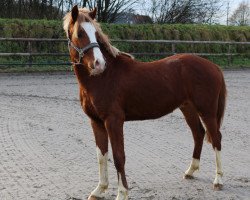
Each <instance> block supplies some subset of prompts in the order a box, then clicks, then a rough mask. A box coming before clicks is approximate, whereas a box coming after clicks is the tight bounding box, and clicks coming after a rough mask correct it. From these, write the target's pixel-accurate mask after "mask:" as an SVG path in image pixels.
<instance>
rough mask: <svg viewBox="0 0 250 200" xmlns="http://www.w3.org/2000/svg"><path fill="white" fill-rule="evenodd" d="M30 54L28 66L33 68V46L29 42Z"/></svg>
mask: <svg viewBox="0 0 250 200" xmlns="http://www.w3.org/2000/svg"><path fill="white" fill-rule="evenodd" d="M28 52H29V53H30V55H29V60H28V64H29V67H32V56H31V53H32V46H31V41H28Z"/></svg>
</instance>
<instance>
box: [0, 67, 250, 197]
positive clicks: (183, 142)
mask: <svg viewBox="0 0 250 200" xmlns="http://www.w3.org/2000/svg"><path fill="white" fill-rule="evenodd" d="M225 78H226V83H227V87H228V103H227V110H226V114H225V119H224V123H223V126H222V134H223V151H222V162H223V168H224V177H223V178H224V184H225V185H224V190H223V191H219V192H215V191H213V190H212V182H213V179H214V175H215V161H214V159H215V158H214V152H213V150H212V147H211V145H209V144H207V143H205V144H204V147H203V152H202V158H201V167H200V171H199V172H197V173H196V174H195V175H196V178H195V179H193V180H183V179H182V176H183V173H184V171H185V170H186V169H187V168H188V165H189V163H190V161H191V158H192V151H193V139H192V136H191V132H190V129H189V128H188V127H187V125H186V122H185V121H184V118H183V116H182V114H181V112H180V111H179V110H176V111H175V112H174V113H172V114H170V115H168V116H166V117H163V118H161V119H158V120H152V121H143V122H129V123H126V124H125V146H126V156H127V162H126V172H127V179H128V183H129V188H130V192H129V196H130V199H150V200H151V199H160V200H165V199H250V133H249V130H250V120H249V118H250V71H249V70H248V71H247V70H244V71H226V72H225ZM109 157H110V160H109V174H110V189H109V191H108V192H107V194H106V199H115V196H116V192H117V179H116V171H115V169H114V167H113V159H112V156H111V153H110V154H109ZM97 182H98V167H97V161H96V149H95V143H94V138H93V134H92V131H91V128H90V125H89V120H88V118H87V117H86V116H85V115H84V113H83V112H82V110H81V108H80V103H79V102H78V86H77V83H76V79H75V77H74V75H73V74H71V73H67V74H52V75H49V74H27V75H14V74H1V75H0V199H1V200H12V199H14V200H33V199H35V200H42V199H43V200H45V199H47V200H70V199H86V198H87V197H88V194H89V193H90V192H91V191H92V190H93V189H94V188H95V186H96V185H97Z"/></svg>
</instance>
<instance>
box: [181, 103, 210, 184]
mask: <svg viewBox="0 0 250 200" xmlns="http://www.w3.org/2000/svg"><path fill="white" fill-rule="evenodd" d="M180 109H181V111H182V113H183V115H184V116H185V119H186V122H187V124H188V126H189V127H190V129H191V131H192V135H193V139H194V151H193V159H192V161H191V164H190V166H189V168H188V169H187V171H186V172H185V174H184V177H183V178H185V179H192V178H193V173H194V172H195V171H196V170H198V169H199V164H200V156H201V151H202V146H203V140H204V135H205V130H204V128H203V126H202V123H201V121H200V118H199V115H198V113H197V111H196V109H195V107H194V106H193V105H192V104H191V103H189V104H185V105H184V106H182V107H181V108H180Z"/></svg>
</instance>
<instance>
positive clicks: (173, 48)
mask: <svg viewBox="0 0 250 200" xmlns="http://www.w3.org/2000/svg"><path fill="white" fill-rule="evenodd" d="M171 46H172V54H173V55H174V54H175V43H172V44H171Z"/></svg>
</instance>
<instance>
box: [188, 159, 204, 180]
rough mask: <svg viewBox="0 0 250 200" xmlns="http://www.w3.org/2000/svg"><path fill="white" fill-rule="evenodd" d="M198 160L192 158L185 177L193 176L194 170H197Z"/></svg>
mask: <svg viewBox="0 0 250 200" xmlns="http://www.w3.org/2000/svg"><path fill="white" fill-rule="evenodd" d="M199 166H200V160H199V159H195V158H193V160H192V162H191V164H190V166H189V168H188V170H187V171H186V172H185V174H186V175H189V176H193V173H194V172H195V171H196V170H199Z"/></svg>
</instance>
